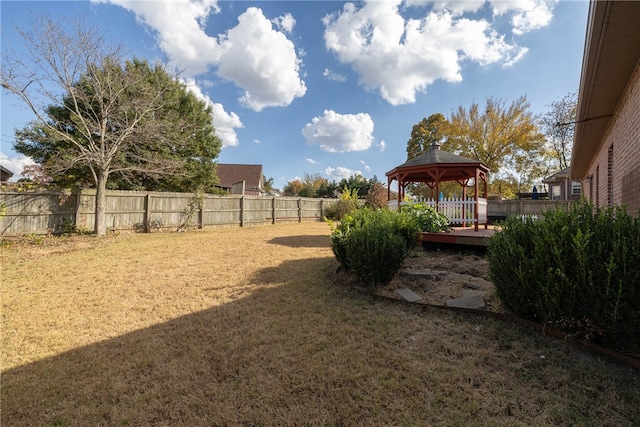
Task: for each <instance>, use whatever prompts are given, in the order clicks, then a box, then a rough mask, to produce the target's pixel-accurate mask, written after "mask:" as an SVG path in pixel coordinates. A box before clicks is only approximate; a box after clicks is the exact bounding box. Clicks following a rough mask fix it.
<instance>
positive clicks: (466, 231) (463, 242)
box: [418, 225, 496, 248]
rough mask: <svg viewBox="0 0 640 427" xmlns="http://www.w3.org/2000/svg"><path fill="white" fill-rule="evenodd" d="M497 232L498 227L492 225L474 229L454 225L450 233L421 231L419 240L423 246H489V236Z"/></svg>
mask: <svg viewBox="0 0 640 427" xmlns="http://www.w3.org/2000/svg"><path fill="white" fill-rule="evenodd" d="M495 232H496V228H495V227H494V226H492V225H490V226H489V227H488V228H487V229H486V230H485V229H484V228H480V229H478V231H474V229H473V227H453V228H452V229H451V231H450V232H448V233H420V234H419V236H418V240H419V241H420V242H422V245H423V246H428V245H429V244H436V245H438V244H440V245H454V246H478V247H481V248H482V247H485V248H486V247H487V246H489V237H491V236H492V235H493V233H495Z"/></svg>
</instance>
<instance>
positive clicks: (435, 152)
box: [397, 148, 480, 169]
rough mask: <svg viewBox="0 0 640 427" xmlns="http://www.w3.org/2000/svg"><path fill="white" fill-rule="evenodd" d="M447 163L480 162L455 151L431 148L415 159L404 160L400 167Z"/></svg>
mask: <svg viewBox="0 0 640 427" xmlns="http://www.w3.org/2000/svg"><path fill="white" fill-rule="evenodd" d="M447 163H453V164H461V163H475V164H478V163H480V162H479V161H477V160H473V159H468V158H466V157H462V156H458V155H456V154H453V153H449V152H446V151H442V150H440V149H433V148H432V149H430V150H429V151H427V152H426V153H422V154H420V155H419V156H417V157H414V158H413V159H410V160H407V161H406V162H404V163H403V164H401V165H400V166H398V167H397V168H398V169H401V168H402V169H404V168H408V167H412V166H428V165H435V164H441V165H444V164H447Z"/></svg>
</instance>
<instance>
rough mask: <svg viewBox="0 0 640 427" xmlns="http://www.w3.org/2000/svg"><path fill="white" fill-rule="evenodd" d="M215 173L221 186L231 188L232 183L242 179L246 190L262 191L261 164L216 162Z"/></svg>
mask: <svg viewBox="0 0 640 427" xmlns="http://www.w3.org/2000/svg"><path fill="white" fill-rule="evenodd" d="M216 173H217V174H218V179H219V180H220V187H222V188H231V187H232V186H233V184H237V183H239V182H242V181H244V182H245V187H246V189H247V190H249V189H251V190H259V191H263V189H262V165H238V164H228V163H218V164H217V165H216Z"/></svg>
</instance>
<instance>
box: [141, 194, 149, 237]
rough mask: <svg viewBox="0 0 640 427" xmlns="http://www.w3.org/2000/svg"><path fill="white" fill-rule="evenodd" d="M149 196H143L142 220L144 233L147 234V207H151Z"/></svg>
mask: <svg viewBox="0 0 640 427" xmlns="http://www.w3.org/2000/svg"><path fill="white" fill-rule="evenodd" d="M150 198H151V195H150V194H149V193H147V194H145V195H144V214H143V217H142V220H143V221H144V232H145V233H148V232H149V206H151V203H150V200H149V199H150Z"/></svg>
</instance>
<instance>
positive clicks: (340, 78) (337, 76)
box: [322, 68, 347, 82]
mask: <svg viewBox="0 0 640 427" xmlns="http://www.w3.org/2000/svg"><path fill="white" fill-rule="evenodd" d="M322 75H323V76H325V77H326V78H327V79H328V80H333V81H336V82H346V81H347V77H346V76H343V75H342V74H339V73H335V72H333V71H331V70H330V69H328V68H325V69H324V71H323V72H322Z"/></svg>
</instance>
